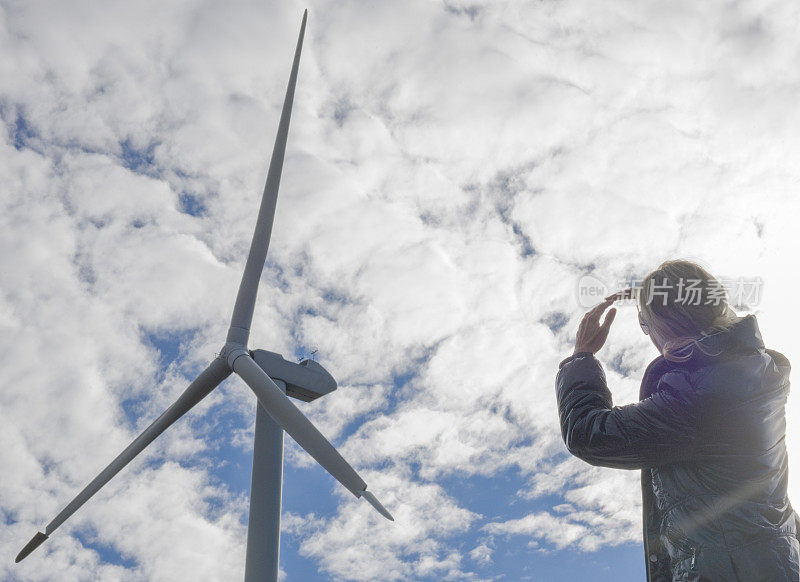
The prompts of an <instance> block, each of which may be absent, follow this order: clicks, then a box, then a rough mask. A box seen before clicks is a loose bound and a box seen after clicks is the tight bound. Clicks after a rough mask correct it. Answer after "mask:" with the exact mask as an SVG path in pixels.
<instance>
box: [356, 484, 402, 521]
mask: <svg viewBox="0 0 800 582" xmlns="http://www.w3.org/2000/svg"><path fill="white" fill-rule="evenodd" d="M361 495H362V496H363V497H364V499H366V500H367V501H369V504H370V505H371V506H372V507H374V508H375V509H377V510H378V513H380V514H381V515H382V516H383V517H385V518H386V519H388V520H390V521H394V518H393V517H392V514H391V513H389V512H388V511H387V510H386V508H385V507H384V506H383V505H382V504H381V502H380V501H378V500H377V499H376V497H375V496H374V495H373V494H372V493H370V492H369V491H362V492H361Z"/></svg>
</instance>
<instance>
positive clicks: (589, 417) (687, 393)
mask: <svg viewBox="0 0 800 582" xmlns="http://www.w3.org/2000/svg"><path fill="white" fill-rule="evenodd" d="M556 398H557V400H558V414H559V417H560V422H561V436H562V437H563V439H564V443H565V444H566V446H567V450H568V451H569V452H570V453H572V454H573V455H575V456H576V457H578V458H580V459H583V460H584V461H586V462H587V463H590V464H592V465H597V466H602V467H614V468H617V469H645V468H649V467H656V466H659V465H666V464H669V463H674V462H677V461H686V460H688V459H690V458H692V456H693V455H694V453H695V452H696V450H697V448H698V445H699V440H700V438H699V433H700V413H701V411H700V402H699V394H698V392H697V391H696V390H695V389H694V388H693V387H692V386H691V385H690V384H689V382H688V379H687V378H686V375H685V373H683V372H681V371H670V372H668V373H667V374H664V375H663V376H662V377H661V378H660V379H659V381H658V386H657V389H656V390H655V392H654V393H653V394H652V396H650V397H649V398H645V399H644V400H641V401H639V402H637V403H635V404H628V405H626V406H614V405H613V403H612V400H611V392H610V391H609V389H608V386H607V385H606V376H605V372H604V371H603V368H602V366H601V365H600V362H599V361H598V360H597V358H595V357H594V355H593V354H592V353H591V352H579V353H577V354H574V355H573V356H570V357H569V358H566V359H565V360H563V361H562V362H561V364H559V370H558V374H557V376H556Z"/></svg>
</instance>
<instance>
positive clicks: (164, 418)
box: [16, 358, 231, 562]
mask: <svg viewBox="0 0 800 582" xmlns="http://www.w3.org/2000/svg"><path fill="white" fill-rule="evenodd" d="M230 374H231V369H230V368H229V367H228V365H227V363H226V362H225V360H223V359H220V358H217V359H215V360H214V361H213V362H211V364H210V365H209V366H208V368H206V369H205V370H203V372H201V374H200V375H199V376H198V377H197V378H195V380H194V382H192V383H191V384H189V387H188V388H186V390H185V391H184V392H183V394H181V395H180V396H179V397H178V399H177V400H176V401H175V402H174V403H173V404H172V406H170V407H169V408H167V410H165V411H164V412H163V414H161V416H159V417H158V418H157V419H156V420H155V421H153V423H152V424H151V425H150V426H148V427H147V428H146V429H145V430H144V432H142V434H140V435H139V436H138V437H136V439H135V440H134V441H133V442H132V443H131V444H129V445H128V446H127V448H126V449H125V450H124V451H122V452H121V453H120V454H119V455H118V456H117V458H116V459H114V460H113V461H111V463H109V465H108V466H107V467H106V468H105V469H103V470H102V471H101V472H100V474H99V475H98V476H97V477H95V478H94V479H93V480H92V481H91V482H90V483H89V484H88V485H87V486H86V487H85V488H84V489H83V491H81V492H80V493H79V494H78V495H77V496H76V497H75V499H73V500H72V501H70V502H69V504H68V505H67V506H66V507H65V508H64V509H63V510H61V513H59V514H58V515H57V516H56V517H55V519H53V521H51V522H50V523H49V524H47V528H46V529H45V533H41V532H37V533H36V535H35V536H33V538H32V539H31V541H30V542H28V543H27V545H26V546H25V547H24V548H23V549H22V551H21V552H20V553H19V554H18V555H17V558H16V561H17V562H19V561H21V560H23V559H24V558H25V557H26V556H27V555H28V554H30V553H31V552H32V551H33V550H35V549H36V548H37V547H39V545H41V544H42V543H43V542H44V541H45V540H46V539H47V538H48V536H50V535H51V534H52V533H53V532H54V531H55V530H56V528H58V527H59V526H60V525H61V524H62V523H64V522H65V521H66V520H67V519H68V518H69V517H70V516H71V515H72V514H73V513H75V512H76V511H77V510H78V508H80V506H81V505H83V504H84V503H86V502H87V501H88V500H89V498H90V497H92V495H94V494H95V493H97V492H98V491H99V490H100V488H101V487H103V485H105V484H106V483H108V482H109V481H110V480H111V478H112V477H114V475H116V474H117V473H119V472H120V471H121V470H122V468H123V467H125V465H127V464H128V463H130V462H131V461H132V460H133V458H134V457H136V455H138V454H139V453H141V452H142V451H143V450H144V449H145V447H147V445H149V444H150V443H151V442H153V441H154V440H155V439H156V437H158V435H160V434H161V433H162V432H164V431H165V430H167V428H169V427H170V425H172V423H174V422H175V421H176V420H178V419H179V418H180V417H181V416H183V415H184V414H186V413H187V412H188V411H189V410H190V409H191V408H192V407H193V406H194V405H195V404H197V403H198V402H200V401H201V400H202V399H203V398H205V397H206V396H207V395H208V394H209V393H210V392H211V391H212V390H213V389H214V388H216V387H217V386H218V385H219V384H220V382H222V381H223V380H224V379H225V378H227V377H228V376H230Z"/></svg>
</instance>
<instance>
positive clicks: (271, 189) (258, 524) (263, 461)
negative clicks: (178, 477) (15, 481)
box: [16, 10, 394, 582]
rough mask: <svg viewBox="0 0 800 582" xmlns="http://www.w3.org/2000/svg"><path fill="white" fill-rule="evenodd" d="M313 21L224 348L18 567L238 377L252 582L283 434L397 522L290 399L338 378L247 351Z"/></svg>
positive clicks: (274, 546) (262, 574) (273, 540)
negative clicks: (244, 421)
mask: <svg viewBox="0 0 800 582" xmlns="http://www.w3.org/2000/svg"><path fill="white" fill-rule="evenodd" d="M307 17H308V10H306V11H304V12H303V21H302V24H301V25H300V35H299V37H298V39H297V47H296V49H295V54H294V61H293V63H292V71H291V74H290V75H289V84H288V87H287V89H286V97H285V99H284V103H283V110H282V112H281V118H280V122H279V124H278V135H277V137H276V138H275V146H274V148H273V151H272V159H271V160H270V164H269V171H268V172H267V183H266V185H265V187H264V194H263V196H262V199H261V206H260V208H259V211H258V219H257V221H256V228H255V232H254V233H253V240H252V242H251V243H250V252H249V254H248V256H247V262H246V264H245V267H244V273H243V274H242V281H241V283H240V285H239V292H238V294H237V296H236V303H235V304H234V307H233V316H232V317H231V324H230V328H229V329H228V336H227V339H226V341H225V345H224V346H223V348H222V350H221V351H220V353H219V354H218V355H217V357H216V358H215V359H214V360H212V362H211V363H210V364H209V365H208V367H207V368H206V369H205V370H203V371H202V372H201V373H200V375H199V376H197V378H195V380H194V381H193V382H192V383H191V384H189V387H188V388H187V389H186V390H185V391H184V392H183V394H181V395H180V397H178V399H177V400H176V401H175V403H174V404H172V406H170V407H169V408H167V410H166V411H164V413H163V414H161V416H159V417H158V418H157V419H156V420H155V421H153V423H152V424H151V425H150V426H148V427H147V428H146V429H145V430H144V432H142V434H140V435H139V436H138V437H136V439H135V440H134V441H133V442H132V443H131V444H130V445H128V447H127V448H126V449H125V450H124V451H122V452H121V453H120V454H119V455H118V456H117V458H115V459H114V460H113V461H111V463H109V465H108V466H107V467H106V468H105V469H103V470H102V471H101V472H100V474H99V475H97V477H95V478H94V479H93V480H92V481H91V482H90V483H89V484H88V485H87V486H86V487H85V488H84V489H83V491H81V492H80V493H79V494H78V495H77V496H76V497H75V498H74V499H73V500H72V501H70V502H69V504H68V505H67V506H66V507H65V508H64V509H63V510H62V511H61V513H59V514H58V515H57V516H56V517H55V518H54V519H53V520H52V521H51V522H50V523H49V524H47V527H46V528H45V531H44V532H37V533H36V535H34V536H33V538H32V539H31V540H30V541H29V542H28V543H27V544H26V545H25V547H24V548H23V549H22V551H21V552H20V553H19V554H18V555H17V558H16V562H20V561H21V560H23V559H24V558H25V557H26V556H28V554H30V553H31V552H32V551H33V550H35V549H36V548H37V547H39V546H40V545H41V544H42V543H43V542H44V541H45V540H47V538H48V537H49V536H50V535H52V534H53V532H54V531H55V530H56V529H57V528H58V527H59V526H60V525H61V524H63V523H64V522H65V521H66V520H67V519H68V518H69V517H70V516H71V515H72V514H73V513H75V512H76V511H77V510H78V508H80V507H81V506H82V505H83V504H84V503H86V501H88V500H89V499H90V498H91V497H92V495H94V494H95V493H97V492H98V491H99V490H100V488H101V487H103V485H105V484H106V483H108V482H109V481H110V480H111V478H112V477H114V475H116V474H117V473H118V472H119V471H120V470H121V469H122V468H123V467H125V465H127V464H128V463H129V462H131V460H133V458H134V457H136V455H138V454H139V453H141V452H142V451H143V450H144V449H145V447H147V445H149V444H150V443H151V442H153V440H154V439H155V438H156V437H158V435H160V434H161V433H162V432H164V431H165V430H166V429H167V428H169V426H170V425H172V423H174V422H175V421H176V420H178V419H179V418H180V417H181V416H183V415H184V414H186V413H187V412H188V411H189V410H190V409H191V408H192V407H193V406H195V405H196V404H197V403H198V402H200V401H201V400H202V399H203V398H205V397H206V396H207V395H208V394H209V393H210V392H211V391H212V390H214V388H216V387H217V386H218V385H219V384H220V383H221V382H222V381H223V380H225V379H226V378H227V377H228V376H230V375H231V374H232V373H234V374H236V375H238V376H239V377H240V378H241V379H242V380H244V381H245V383H246V384H247V385H248V386H249V387H250V389H251V390H252V391H253V392H254V393H255V395H256V398H257V400H258V405H257V407H256V408H257V413H256V429H255V437H254V443H253V474H252V488H251V489H252V490H251V493H250V518H249V523H248V532H247V557H246V560H245V581H246V582H256V581H260V580H277V575H278V553H279V540H280V504H281V481H282V466H283V431H286V432H287V433H289V435H291V437H292V438H293V439H294V440H295V441H297V444H299V445H300V446H301V447H303V449H305V450H306V452H308V454H310V455H311V456H312V457H313V458H314V459H316V460H317V462H318V463H319V464H320V465H322V466H323V467H324V468H325V469H326V470H327V471H328V472H329V473H330V474H331V475H333V477H334V478H336V480H337V481H339V482H340V483H341V484H342V485H344V486H345V487H346V488H347V490H348V491H350V492H351V493H352V494H353V495H355V496H356V497H357V498H360V497H363V498H364V499H366V500H367V501H368V502H369V503H370V504H371V505H372V506H373V507H374V508H375V509H376V510H377V511H378V512H379V513H380V514H381V515H383V516H384V517H386V518H387V519H390V520H392V521H394V518H393V517H392V516H391V514H390V513H389V512H388V511H387V510H386V508H385V507H384V506H383V505H381V503H380V502H379V501H378V500H377V499H376V498H375V496H374V495H373V494H372V493H371V492H369V491H367V484H366V482H364V480H363V479H362V478H361V477H359V476H358V473H356V472H355V470H354V469H353V468H352V467H351V466H350V465H349V464H348V463H347V461H345V460H344V458H343V457H342V456H341V455H340V454H339V452H338V451H337V450H336V449H335V448H334V447H333V445H331V443H330V442H328V440H327V439H326V438H325V437H324V436H323V435H322V433H320V432H319V430H317V428H316V427H315V426H314V425H313V424H312V423H311V421H309V420H308V419H307V418H306V417H305V416H304V415H303V413H302V412H300V410H299V409H298V408H297V407H296V406H295V405H294V404H293V403H292V401H291V400H289V398H288V397H287V394H289V395H290V396H294V397H296V398H298V399H300V400H305V401H309V400H313V399H314V398H317V397H319V396H322V395H324V394H326V393H328V392H330V391H332V390H335V389H336V381H335V380H334V379H333V377H331V375H330V374H328V372H327V371H325V369H324V368H323V367H322V366H320V365H319V364H318V363H317V362H315V361H313V360H304V361H302V362H300V363H299V364H296V363H294V362H289V361H287V360H284V359H283V358H282V357H281V356H280V355H279V354H275V353H273V352H267V351H264V350H256V351H250V350H249V349H248V348H247V341H248V339H249V335H250V325H251V323H252V320H253V310H254V308H255V301H256V294H257V293H258V283H259V280H260V278H261V272H262V270H263V267H264V261H265V260H266V257H267V249H268V247H269V239H270V235H271V233H272V223H273V220H274V218H275V205H276V203H277V198H278V186H279V184H280V179H281V169H282V167H283V158H284V153H285V151H286V138H287V135H288V132H289V119H290V117H291V112H292V102H293V100H294V89H295V84H296V82H297V70H298V66H299V64H300V51H301V49H302V47H303V35H304V33H305V28H306V19H307ZM279 384H280V387H279Z"/></svg>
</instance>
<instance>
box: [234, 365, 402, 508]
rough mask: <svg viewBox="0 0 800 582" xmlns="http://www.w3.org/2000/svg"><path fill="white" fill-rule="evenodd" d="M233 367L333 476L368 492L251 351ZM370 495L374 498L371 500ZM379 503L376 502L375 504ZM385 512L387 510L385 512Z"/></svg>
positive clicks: (358, 493)
mask: <svg viewBox="0 0 800 582" xmlns="http://www.w3.org/2000/svg"><path fill="white" fill-rule="evenodd" d="M233 371H234V372H236V373H237V374H238V375H239V376H240V377H241V378H242V380H244V381H245V382H246V383H247V385H248V386H250V388H251V389H252V390H253V392H254V393H255V395H256V398H258V401H259V402H260V403H261V406H263V407H264V410H266V411H267V413H268V414H269V415H270V416H271V417H272V419H273V420H274V421H275V422H276V423H278V424H279V425H280V427H281V428H282V429H283V430H285V431H286V432H287V433H289V436H291V437H292V438H293V439H294V440H295V441H297V444H298V445H300V446H301V447H303V449H305V451H306V452H307V453H308V454H309V455H311V456H312V457H314V459H316V461H317V462H318V463H319V464H320V465H322V467H323V468H324V469H325V470H326V471H328V473H330V474H331V475H333V477H334V478H335V479H336V480H337V481H339V483H341V484H342V485H344V486H345V487H346V488H347V489H348V490H349V491H350V492H351V493H352V494H353V495H355V496H356V497H361V496H362V495H364V494H365V493H366V491H365V490H366V488H367V484H366V483H365V482H364V480H363V479H362V478H361V477H359V476H358V473H356V472H355V470H354V469H353V467H351V466H350V465H349V464H348V462H347V461H345V460H344V458H343V457H342V455H340V454H339V451H337V450H336V449H335V448H334V446H333V445H332V444H331V443H330V442H328V439H326V438H325V437H324V436H323V435H322V433H321V432H319V430H317V427H315V426H314V425H313V424H312V423H311V421H310V420H308V419H307V418H306V417H305V415H304V414H303V413H302V412H300V410H299V409H298V408H297V407H296V406H295V405H294V404H293V403H292V401H291V400H289V398H288V397H287V396H286V395H285V394H284V393H283V391H282V390H281V389H280V388H278V387H277V386H276V385H275V382H273V381H272V378H270V377H269V376H267V373H266V372H264V370H262V369H261V367H259V365H258V364H256V362H255V360H253V358H251V357H250V356H249V355H241V356H239V357H238V358H236V360H234V362H233ZM370 498H371V500H370ZM367 501H369V502H370V503H372V501H375V503H372V504H373V506H374V507H375V509H377V510H378V511H381V510H380V509H379V507H378V506H380V507H381V508H382V507H383V506H382V505H380V503H378V501H377V500H376V499H375V497H374V496H373V495H372V493H370V494H369V495H368V496H367ZM376 504H377V505H376ZM384 512H386V513H384ZM381 514H382V515H385V516H387V517H388V518H389V519H392V517H391V516H390V515H388V514H389V512H388V511H386V509H383V511H381Z"/></svg>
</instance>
